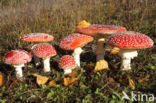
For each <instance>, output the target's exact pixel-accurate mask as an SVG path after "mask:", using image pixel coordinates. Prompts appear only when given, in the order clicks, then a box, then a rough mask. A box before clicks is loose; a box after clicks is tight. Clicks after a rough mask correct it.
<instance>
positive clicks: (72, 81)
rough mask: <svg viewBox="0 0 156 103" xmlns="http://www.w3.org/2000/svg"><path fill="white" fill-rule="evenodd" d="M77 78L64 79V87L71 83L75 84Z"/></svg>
mask: <svg viewBox="0 0 156 103" xmlns="http://www.w3.org/2000/svg"><path fill="white" fill-rule="evenodd" d="M77 80H78V78H64V85H65V86H69V85H70V84H72V83H75V82H76V81H77Z"/></svg>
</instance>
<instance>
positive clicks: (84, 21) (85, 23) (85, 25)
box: [77, 20, 90, 27]
mask: <svg viewBox="0 0 156 103" xmlns="http://www.w3.org/2000/svg"><path fill="white" fill-rule="evenodd" d="M77 26H81V27H89V26H90V23H89V22H87V21H86V20H82V21H80V22H79V23H78V25H77Z"/></svg>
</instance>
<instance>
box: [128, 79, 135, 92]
mask: <svg viewBox="0 0 156 103" xmlns="http://www.w3.org/2000/svg"><path fill="white" fill-rule="evenodd" d="M129 86H130V87H131V89H133V90H134V89H135V83H134V81H133V80H132V79H129Z"/></svg>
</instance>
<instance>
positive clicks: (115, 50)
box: [111, 47, 120, 54]
mask: <svg viewBox="0 0 156 103" xmlns="http://www.w3.org/2000/svg"><path fill="white" fill-rule="evenodd" d="M119 51H120V49H119V48H118V47H114V48H113V49H112V50H111V54H117V53H118V52H119Z"/></svg>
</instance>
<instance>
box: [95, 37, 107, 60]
mask: <svg viewBox="0 0 156 103" xmlns="http://www.w3.org/2000/svg"><path fill="white" fill-rule="evenodd" d="M104 42H105V38H99V39H98V42H97V48H96V61H99V60H103V59H104V47H103V44H104Z"/></svg>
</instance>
